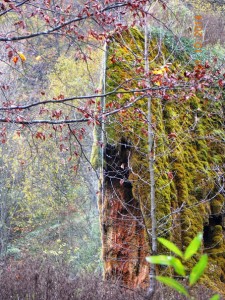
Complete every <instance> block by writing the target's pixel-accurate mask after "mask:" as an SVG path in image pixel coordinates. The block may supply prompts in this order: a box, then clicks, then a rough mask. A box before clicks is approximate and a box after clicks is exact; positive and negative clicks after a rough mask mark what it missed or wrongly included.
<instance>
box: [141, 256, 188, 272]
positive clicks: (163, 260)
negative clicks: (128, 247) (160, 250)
mask: <svg viewBox="0 0 225 300" xmlns="http://www.w3.org/2000/svg"><path fill="white" fill-rule="evenodd" d="M146 260H147V261H148V262H149V263H152V264H158V265H166V266H172V267H174V269H175V271H176V273H177V274H179V275H181V276H185V268H184V266H183V265H182V263H181V261H180V260H179V259H178V258H176V257H173V256H167V255H157V256H149V257H146Z"/></svg>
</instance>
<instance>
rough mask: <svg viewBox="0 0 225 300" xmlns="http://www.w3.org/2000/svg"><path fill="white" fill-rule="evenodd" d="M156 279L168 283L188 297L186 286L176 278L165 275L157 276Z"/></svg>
mask: <svg viewBox="0 0 225 300" xmlns="http://www.w3.org/2000/svg"><path fill="white" fill-rule="evenodd" d="M156 279H157V280H158V281H160V282H162V283H164V284H166V285H168V286H169V287H171V288H173V289H174V290H176V291H177V292H179V293H181V294H183V295H185V296H187V297H188V296H189V295H188V292H187V290H186V289H185V287H184V286H183V285H182V284H180V283H179V282H177V281H176V280H175V279H173V278H170V277H163V276H156Z"/></svg>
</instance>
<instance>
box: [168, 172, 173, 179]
mask: <svg viewBox="0 0 225 300" xmlns="http://www.w3.org/2000/svg"><path fill="white" fill-rule="evenodd" d="M167 176H168V178H169V180H173V173H172V172H171V171H169V172H168V173H167Z"/></svg>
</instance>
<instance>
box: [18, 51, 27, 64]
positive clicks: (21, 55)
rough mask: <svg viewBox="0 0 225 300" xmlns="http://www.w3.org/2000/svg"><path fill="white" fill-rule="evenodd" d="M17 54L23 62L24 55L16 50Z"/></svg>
mask: <svg viewBox="0 0 225 300" xmlns="http://www.w3.org/2000/svg"><path fill="white" fill-rule="evenodd" d="M18 55H19V57H20V59H21V60H22V61H23V62H24V61H25V60H26V56H25V55H24V54H23V53H22V52H18Z"/></svg>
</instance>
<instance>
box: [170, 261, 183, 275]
mask: <svg viewBox="0 0 225 300" xmlns="http://www.w3.org/2000/svg"><path fill="white" fill-rule="evenodd" d="M171 266H173V267H174V270H175V271H176V273H177V274H179V275H181V276H185V268H184V266H183V264H182V263H181V261H180V260H179V259H178V258H175V257H172V259H171Z"/></svg>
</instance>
